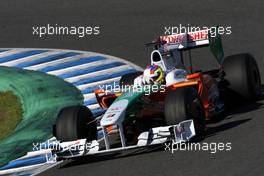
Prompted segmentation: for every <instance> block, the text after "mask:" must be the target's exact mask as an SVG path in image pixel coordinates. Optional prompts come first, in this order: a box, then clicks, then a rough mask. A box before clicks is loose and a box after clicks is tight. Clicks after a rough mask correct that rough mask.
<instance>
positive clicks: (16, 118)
mask: <svg viewBox="0 0 264 176" xmlns="http://www.w3.org/2000/svg"><path fill="white" fill-rule="evenodd" d="M22 115H23V110H22V104H21V102H20V99H19V97H17V96H16V95H14V94H13V92H12V91H7V92H0V140H1V139H3V138H5V137H7V136H8V135H10V134H11V133H12V132H13V131H14V130H15V128H16V126H17V125H18V124H19V123H20V121H21V120H22Z"/></svg>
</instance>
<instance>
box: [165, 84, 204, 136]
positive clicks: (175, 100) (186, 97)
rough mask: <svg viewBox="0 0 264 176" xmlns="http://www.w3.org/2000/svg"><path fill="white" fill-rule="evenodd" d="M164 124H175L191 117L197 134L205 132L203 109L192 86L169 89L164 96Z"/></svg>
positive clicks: (201, 134)
mask: <svg viewBox="0 0 264 176" xmlns="http://www.w3.org/2000/svg"><path fill="white" fill-rule="evenodd" d="M164 110H165V111H164V116H165V123H166V125H175V124H177V123H180V122H182V121H184V120H188V119H193V121H194V126H195V131H196V135H197V136H203V135H204V134H205V111H204V107H203V104H202V101H201V99H200V97H199V95H198V94H197V91H196V90H195V89H194V88H190V87H187V88H179V89H176V90H171V91H169V92H168V93H167V95H166V97H165V109H164Z"/></svg>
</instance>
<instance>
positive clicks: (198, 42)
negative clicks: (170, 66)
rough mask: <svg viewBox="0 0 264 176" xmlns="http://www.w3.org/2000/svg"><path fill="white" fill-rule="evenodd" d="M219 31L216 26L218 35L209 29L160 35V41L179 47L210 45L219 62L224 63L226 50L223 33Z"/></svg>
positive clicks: (188, 47) (190, 47)
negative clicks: (222, 39)
mask: <svg viewBox="0 0 264 176" xmlns="http://www.w3.org/2000/svg"><path fill="white" fill-rule="evenodd" d="M217 31H218V28H216V35H215V36H214V37H213V36H212V35H211V33H210V31H209V30H200V31H196V32H190V33H181V34H175V35H167V36H160V37H159V41H160V43H162V44H167V45H178V46H177V48H178V49H192V48H198V47H204V46H209V47H210V50H211V52H212V54H213V55H214V57H215V58H216V59H217V61H218V63H219V64H222V61H223V59H224V51H223V46H222V41H221V35H220V34H219V33H218V32H217Z"/></svg>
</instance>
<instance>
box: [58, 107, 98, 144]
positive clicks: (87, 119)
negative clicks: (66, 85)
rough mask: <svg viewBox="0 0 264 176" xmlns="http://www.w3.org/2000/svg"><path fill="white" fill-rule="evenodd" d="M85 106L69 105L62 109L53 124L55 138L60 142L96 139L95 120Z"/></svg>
mask: <svg viewBox="0 0 264 176" xmlns="http://www.w3.org/2000/svg"><path fill="white" fill-rule="evenodd" d="M93 120H94V118H93V116H92V113H91V111H90V110H89V109H88V108H87V107H85V106H70V107H66V108H64V109H62V110H61V111H60V113H59V115H58V117H57V120H56V125H55V126H54V130H55V132H54V134H55V136H56V138H57V139H58V140H60V141H62V142H65V141H74V140H77V139H84V138H86V139H87V140H88V141H91V140H96V139H97V127H96V122H95V121H93Z"/></svg>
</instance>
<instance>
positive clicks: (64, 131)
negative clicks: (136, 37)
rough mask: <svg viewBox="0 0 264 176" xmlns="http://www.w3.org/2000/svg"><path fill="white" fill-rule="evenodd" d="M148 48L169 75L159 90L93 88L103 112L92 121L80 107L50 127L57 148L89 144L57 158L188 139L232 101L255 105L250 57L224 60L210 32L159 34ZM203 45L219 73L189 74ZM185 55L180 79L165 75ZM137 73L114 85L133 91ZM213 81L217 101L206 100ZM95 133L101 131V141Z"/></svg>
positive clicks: (256, 87) (256, 80) (257, 89)
mask: <svg viewBox="0 0 264 176" xmlns="http://www.w3.org/2000/svg"><path fill="white" fill-rule="evenodd" d="M147 45H151V46H152V45H153V46H154V48H155V49H154V51H153V52H152V53H151V64H154V65H155V64H156V65H159V66H160V67H161V68H162V69H163V70H164V71H165V72H167V73H168V74H167V77H169V79H166V81H167V82H166V83H165V84H164V85H158V86H157V85H156V84H150V85H143V86H141V88H142V87H143V88H142V89H141V91H135V90H134V89H133V91H131V90H130V89H129V90H130V91H128V90H127V89H126V90H119V91H118V92H116V91H108V90H103V89H97V90H95V95H96V98H97V100H98V103H99V104H100V106H101V107H102V108H103V109H105V112H104V113H103V114H102V115H101V116H98V117H93V116H92V113H91V111H90V110H89V109H87V108H86V107H83V106H81V107H66V108H64V109H63V110H61V112H60V113H59V115H58V119H57V121H56V124H55V126H54V136H55V137H56V140H57V141H59V145H62V146H65V145H66V146H69V144H73V143H75V144H76V141H78V143H80V140H79V139H84V141H82V144H86V145H87V144H89V146H88V148H86V150H84V149H82V150H80V149H78V150H72V151H70V152H69V150H70V149H69V148H67V147H66V150H58V151H56V154H57V155H58V156H60V157H62V158H71V157H75V156H80V155H88V154H96V153H105V152H111V151H121V150H126V149H130V148H137V147H142V146H148V145H153V144H161V143H165V142H167V141H174V142H176V143H178V142H183V141H188V140H190V139H191V138H192V137H193V136H195V135H196V136H202V135H204V133H205V129H206V123H205V122H206V120H209V119H211V118H212V117H213V116H215V115H216V114H219V113H221V112H222V111H223V110H224V109H225V106H224V105H227V104H228V103H229V102H231V100H232V102H233V100H234V99H235V100H240V99H243V100H246V101H255V100H256V99H257V98H258V97H259V96H260V94H261V79H260V74H259V70H258V66H257V63H256V61H255V59H254V58H253V57H252V56H251V55H250V54H237V55H232V56H228V57H226V58H224V53H223V48H222V43H221V38H220V35H216V36H215V37H212V36H211V35H210V32H209V31H207V30H203V31H197V32H193V33H188V34H177V35H169V36H161V37H159V38H158V40H156V41H154V42H152V43H149V44H147ZM208 46H209V48H210V50H211V52H212V54H213V55H214V56H215V58H216V60H217V61H218V63H219V69H216V70H209V71H194V70H193V68H192V58H191V54H190V53H191V49H193V48H199V47H208ZM186 53H187V55H188V57H187V59H188V60H189V65H190V66H189V68H190V69H189V70H188V74H187V75H184V78H183V77H182V75H181V77H180V78H181V79H178V78H177V76H178V75H177V73H175V72H173V74H170V73H169V71H170V70H172V69H173V68H175V67H179V66H181V67H185V65H184V61H185V58H184V57H183V56H184V55H186ZM140 75H142V72H135V73H129V74H127V75H124V76H122V78H121V80H120V84H119V86H121V87H124V86H132V87H133V86H134V83H135V79H136V78H137V77H138V76H140ZM208 78H210V79H208ZM168 82H169V83H168ZM212 83H214V85H217V89H218V91H219V97H218V100H217V102H218V103H214V102H212V101H211V100H210V93H211V92H210V91H211V90H210V89H211V87H212V86H211V85H212ZM154 86H156V87H154ZM219 105H220V106H219ZM98 130H102V132H103V138H102V139H103V140H100V142H98V137H97V131H98ZM116 134H119V135H116ZM113 136H118V137H117V138H115V137H113ZM69 141H75V142H73V143H72V142H69ZM102 141H104V142H102Z"/></svg>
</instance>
